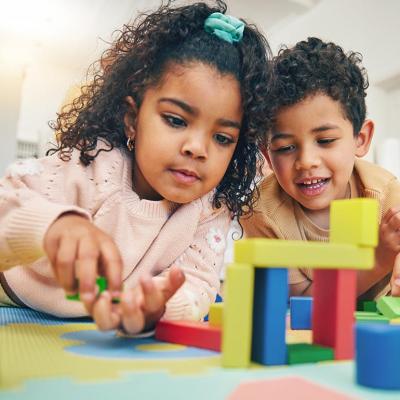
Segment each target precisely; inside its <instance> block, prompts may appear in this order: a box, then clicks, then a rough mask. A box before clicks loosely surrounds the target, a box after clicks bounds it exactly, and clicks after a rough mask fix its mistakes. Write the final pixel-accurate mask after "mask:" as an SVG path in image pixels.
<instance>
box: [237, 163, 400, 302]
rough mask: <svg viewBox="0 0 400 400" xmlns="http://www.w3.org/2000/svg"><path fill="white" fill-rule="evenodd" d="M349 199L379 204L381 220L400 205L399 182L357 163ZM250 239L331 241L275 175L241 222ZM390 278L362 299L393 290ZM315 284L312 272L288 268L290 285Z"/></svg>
mask: <svg viewBox="0 0 400 400" xmlns="http://www.w3.org/2000/svg"><path fill="white" fill-rule="evenodd" d="M349 184H350V196H351V197H352V198H355V197H368V198H374V199H377V200H378V201H379V205H380V214H379V221H380V220H381V219H382V216H383V215H384V214H385V213H386V212H387V211H388V210H389V208H391V207H394V206H399V205H400V183H399V181H398V180H397V179H396V177H395V176H393V175H392V174H391V173H389V172H388V171H386V170H384V169H383V168H381V167H379V166H377V165H375V164H372V163H369V162H367V161H364V160H359V159H357V160H356V163H355V167H354V172H353V174H352V176H351V179H350V182H349ZM240 222H241V224H242V226H243V228H244V230H245V234H246V236H247V237H270V238H278V239H287V240H314V241H325V242H326V241H328V240H329V230H326V229H322V228H320V227H319V226H317V225H315V224H314V223H313V222H312V221H311V220H310V219H309V218H308V217H307V216H306V214H305V213H304V211H303V210H302V208H301V207H300V205H299V204H298V203H297V202H295V201H294V200H293V199H292V198H291V197H290V196H288V195H287V194H286V193H285V192H284V191H283V189H282V188H281V187H280V186H279V183H278V181H277V180H276V177H275V175H274V174H273V173H272V174H270V175H268V176H267V177H266V178H265V179H264V180H263V182H262V183H261V184H260V199H259V200H258V203H257V206H256V210H255V212H254V214H253V216H252V217H251V218H243V219H241V221H240ZM389 280H390V275H389V276H386V277H385V278H384V279H383V280H382V281H381V282H378V283H377V284H375V285H374V286H373V287H371V288H370V289H369V290H368V291H367V292H365V293H363V294H362V295H361V296H360V297H362V298H365V299H367V298H368V299H374V298H376V297H379V296H381V295H383V294H386V293H388V292H389V291H390V286H389V284H388V282H389ZM304 281H309V282H312V269H310V268H299V269H292V268H290V269H289V282H290V283H292V284H298V283H301V282H304Z"/></svg>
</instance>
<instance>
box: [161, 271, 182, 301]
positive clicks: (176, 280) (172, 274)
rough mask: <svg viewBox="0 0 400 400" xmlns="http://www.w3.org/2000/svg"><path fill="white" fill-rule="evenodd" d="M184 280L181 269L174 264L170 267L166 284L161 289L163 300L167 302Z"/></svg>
mask: <svg viewBox="0 0 400 400" xmlns="http://www.w3.org/2000/svg"><path fill="white" fill-rule="evenodd" d="M184 282H185V275H184V273H183V272H182V270H181V269H180V268H178V267H176V266H173V267H171V268H170V270H169V274H168V278H167V282H166V285H165V287H164V289H163V294H164V299H165V302H167V301H168V300H169V299H170V298H171V297H172V296H173V295H174V294H175V292H176V291H177V290H178V289H179V288H180V287H181V286H182V285H183V283H184Z"/></svg>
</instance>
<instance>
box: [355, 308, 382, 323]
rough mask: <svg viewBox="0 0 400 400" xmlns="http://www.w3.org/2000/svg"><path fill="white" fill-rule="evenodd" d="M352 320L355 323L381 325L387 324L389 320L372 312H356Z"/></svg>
mask: <svg viewBox="0 0 400 400" xmlns="http://www.w3.org/2000/svg"><path fill="white" fill-rule="evenodd" d="M354 318H355V320H356V322H357V323H361V322H377V323H382V324H388V323H389V318H387V317H385V316H384V315H381V314H379V313H377V312H373V311H356V312H355V313H354Z"/></svg>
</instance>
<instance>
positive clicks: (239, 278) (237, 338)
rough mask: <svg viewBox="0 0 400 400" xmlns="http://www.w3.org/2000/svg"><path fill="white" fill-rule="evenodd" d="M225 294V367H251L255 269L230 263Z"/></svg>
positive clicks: (247, 265)
mask: <svg viewBox="0 0 400 400" xmlns="http://www.w3.org/2000/svg"><path fill="white" fill-rule="evenodd" d="M224 292H225V293H224V294H225V296H224V318H223V323H222V326H223V328H222V366H223V367H236V368H247V367H249V365H250V360H251V339H252V331H253V293H254V268H253V267H252V266H251V265H250V264H238V263H233V264H230V265H229V266H228V268H227V270H226V287H225V291H224Z"/></svg>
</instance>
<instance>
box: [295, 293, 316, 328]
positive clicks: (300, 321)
mask: <svg viewBox="0 0 400 400" xmlns="http://www.w3.org/2000/svg"><path fill="white" fill-rule="evenodd" d="M312 304H313V299H312V297H291V298H290V329H312V323H311V321H312Z"/></svg>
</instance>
